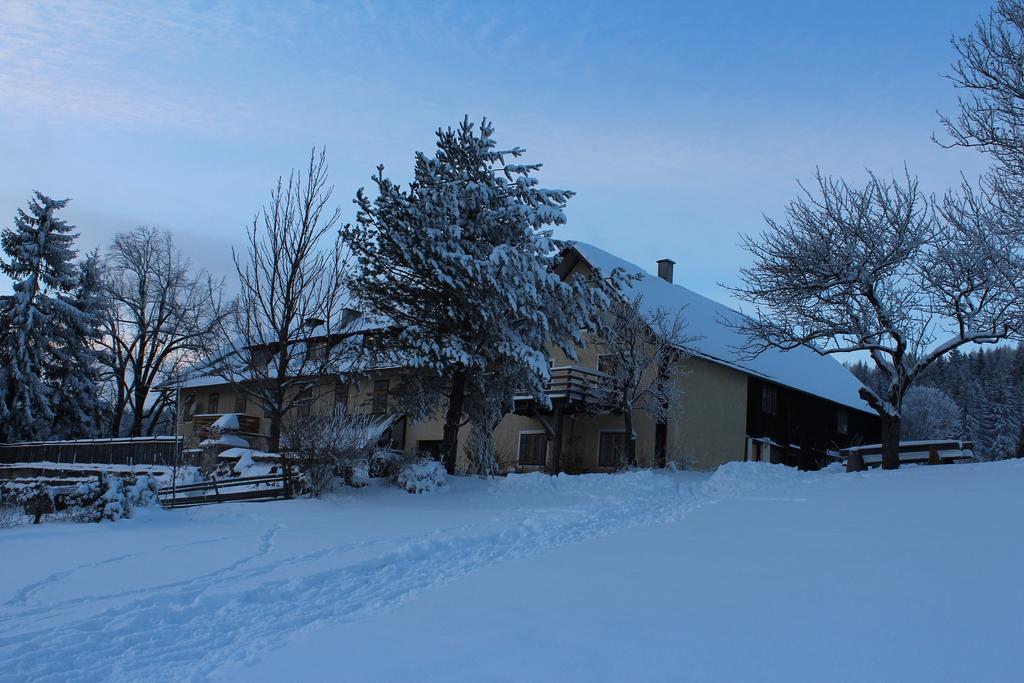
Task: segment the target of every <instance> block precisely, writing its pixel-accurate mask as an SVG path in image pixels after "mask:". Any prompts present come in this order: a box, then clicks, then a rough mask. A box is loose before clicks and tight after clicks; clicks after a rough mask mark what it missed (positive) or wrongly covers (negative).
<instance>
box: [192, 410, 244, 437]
mask: <svg viewBox="0 0 1024 683" xmlns="http://www.w3.org/2000/svg"><path fill="white" fill-rule="evenodd" d="M228 414H229V413H203V414H199V415H193V416H192V429H193V430H194V431H195V432H197V433H198V432H204V433H209V431H210V428H211V427H213V423H214V422H216V421H217V420H219V419H220V418H222V417H224V416H225V415H228ZM238 432H239V434H241V435H242V436H246V435H251V436H259V435H260V418H258V417H255V416H253V415H239V416H238Z"/></svg>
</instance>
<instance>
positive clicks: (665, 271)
mask: <svg viewBox="0 0 1024 683" xmlns="http://www.w3.org/2000/svg"><path fill="white" fill-rule="evenodd" d="M674 265H676V262H675V261H673V260H672V259H670V258H663V259H659V260H658V277H660V278H661V279H662V280H664V281H665V282H672V267H673V266H674Z"/></svg>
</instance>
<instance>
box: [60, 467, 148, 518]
mask: <svg viewBox="0 0 1024 683" xmlns="http://www.w3.org/2000/svg"><path fill="white" fill-rule="evenodd" d="M158 490H159V486H158V484H157V482H156V480H155V479H154V478H152V477H149V476H145V475H143V476H140V477H138V478H137V479H136V480H135V481H134V482H133V483H131V484H129V483H127V482H126V481H125V480H124V479H122V478H121V477H117V476H112V475H107V474H100V475H99V476H98V477H97V478H96V480H95V481H90V482H88V483H85V484H82V485H80V486H79V487H78V488H77V489H75V490H74V491H72V492H71V493H69V494H67V496H66V497H65V499H64V504H65V505H66V506H67V516H68V517H69V518H71V519H73V520H75V521H79V522H99V521H101V520H104V519H107V520H110V521H112V522H116V521H117V520H119V519H121V518H122V517H131V516H132V514H133V513H134V511H135V509H136V508H138V507H142V506H145V505H152V504H155V503H156V502H157V492H158Z"/></svg>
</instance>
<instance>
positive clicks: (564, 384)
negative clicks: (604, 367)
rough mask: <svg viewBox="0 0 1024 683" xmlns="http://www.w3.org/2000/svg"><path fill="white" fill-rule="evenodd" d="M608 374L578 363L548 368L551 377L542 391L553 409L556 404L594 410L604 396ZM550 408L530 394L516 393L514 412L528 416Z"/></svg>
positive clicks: (576, 408)
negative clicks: (518, 394)
mask: <svg viewBox="0 0 1024 683" xmlns="http://www.w3.org/2000/svg"><path fill="white" fill-rule="evenodd" d="M607 383H608V375H606V374H604V373H603V372H598V371H597V370H591V369H590V368H584V367H580V366H578V365H565V366H559V367H554V368H551V379H550V380H549V381H548V383H547V384H546V385H545V386H544V393H545V394H546V395H547V397H548V399H550V401H551V404H552V409H553V408H555V407H556V406H558V407H561V408H568V409H570V410H576V411H589V410H595V409H596V408H597V406H598V404H599V403H600V399H601V397H602V396H603V395H604V393H605V391H606V388H607ZM538 410H540V411H547V410H550V409H548V408H546V407H544V406H542V405H540V404H539V402H538V401H537V400H536V399H535V398H534V397H533V396H516V397H515V412H516V413H518V414H520V415H529V414H532V413H534V412H536V411H538Z"/></svg>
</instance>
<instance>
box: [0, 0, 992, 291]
mask: <svg viewBox="0 0 1024 683" xmlns="http://www.w3.org/2000/svg"><path fill="white" fill-rule="evenodd" d="M988 4H989V3H987V2H975V1H973V0H956V1H949V2H943V1H938V0H936V1H932V2H897V1H896V0H890V1H888V2H874V1H860V2H844V3H839V2H778V3H765V2H732V3H728V2H711V3H699V4H697V3H686V2H672V3H653V2H652V3H643V2H640V3H623V2H614V3H600V2H587V3H582V2H581V3H557V2H552V3H548V2H536V3H534V2H516V3H500V4H499V3H487V2H472V3H469V2H467V3H458V2H411V3H404V2H380V3H377V2H364V3H348V4H342V3H315V2H304V3H287V2H281V3H258V2H245V3H238V4H221V3H211V2H188V3H171V2H166V3H156V4H152V5H150V4H147V3H143V2H108V3H88V2H84V1H83V2H74V3H68V4H50V3H47V2H38V1H36V2H24V3H23V2H22V1H21V0H6V1H5V2H4V9H3V12H4V17H3V20H2V21H0V225H4V226H7V225H10V224H11V220H12V218H13V216H14V213H15V210H16V209H17V207H19V206H22V205H23V204H24V202H25V200H26V199H27V198H28V196H29V194H30V192H31V190H33V189H39V190H41V191H43V192H45V193H47V194H50V195H52V196H57V197H71V198H72V205H71V207H69V209H68V210H67V212H66V215H67V217H68V218H69V219H70V220H72V221H73V222H75V223H76V224H77V225H78V226H79V228H80V230H81V233H82V246H83V247H85V248H90V247H92V246H96V245H101V244H103V243H104V242H105V241H106V240H107V239H108V238H109V237H110V235H112V234H113V233H114V232H117V231H119V230H125V229H129V228H131V227H133V226H136V225H142V224H146V225H155V226H159V227H162V228H167V229H170V230H172V231H174V232H175V233H176V235H177V236H178V240H179V243H180V245H181V246H182V247H183V248H184V249H185V251H186V252H187V253H188V254H189V255H190V256H191V257H192V258H193V260H194V261H195V262H196V263H197V264H200V265H203V266H205V267H208V268H209V269H211V270H214V271H216V272H221V273H225V274H230V273H231V271H230V268H231V266H230V247H231V245H232V244H239V243H240V242H241V240H242V237H243V234H244V228H245V225H246V224H247V222H248V221H250V220H251V217H252V214H253V213H254V212H255V211H256V210H257V209H258V208H259V206H260V204H261V203H262V201H263V200H264V198H265V196H266V194H267V192H268V191H269V189H270V187H271V185H272V184H273V182H274V180H275V179H276V177H277V176H278V175H280V174H282V173H287V172H288V170H289V169H290V168H292V167H294V166H298V165H301V164H302V163H303V162H304V160H305V159H306V158H307V156H308V154H309V149H310V148H311V147H312V146H314V145H326V146H327V150H328V156H329V160H330V163H331V176H332V180H333V182H334V184H335V186H336V190H335V192H336V194H335V196H336V198H337V200H338V202H339V204H340V205H341V207H342V210H343V212H344V214H345V216H346V219H349V220H350V219H351V218H352V217H353V216H354V207H353V206H352V204H351V198H352V197H353V196H354V194H355V190H356V188H358V187H359V186H361V185H367V184H369V176H370V174H371V173H372V172H373V170H374V168H375V166H376V165H377V164H378V163H384V164H385V166H386V172H387V173H389V174H390V175H391V176H392V177H393V178H395V179H399V180H406V179H407V178H408V175H409V173H410V170H411V167H412V154H413V152H414V151H415V150H418V149H429V148H432V145H433V132H434V130H435V129H436V128H437V127H438V126H441V125H445V126H447V125H451V124H454V123H456V122H457V121H459V120H461V118H462V116H463V115H464V114H469V116H470V117H471V118H473V119H479V118H480V117H481V116H487V117H489V118H490V119H492V120H493V121H494V123H495V125H496V129H497V138H498V141H499V143H501V144H502V145H507V146H512V145H518V146H521V147H525V148H526V149H527V152H528V156H527V159H528V160H530V161H540V162H543V163H544V165H545V167H544V170H543V171H542V172H541V179H542V184H544V185H546V186H549V187H563V188H568V189H572V190H575V191H576V192H577V193H578V195H577V197H576V198H574V199H573V200H572V201H571V203H570V205H569V209H568V216H569V223H568V225H566V226H565V227H563V228H562V229H560V230H559V233H558V234H559V235H560V236H562V237H565V238H571V239H579V240H584V241H589V242H593V243H595V244H597V245H599V246H601V247H602V248H605V249H607V250H610V251H613V252H615V253H617V254H619V255H621V256H623V257H624V258H627V259H629V260H633V261H636V262H638V263H640V264H641V265H643V266H645V267H648V268H649V269H653V268H654V261H655V260H656V259H658V258H662V257H670V258H673V259H675V260H676V261H677V262H678V265H677V266H676V281H677V282H679V283H681V284H685V285H687V286H689V287H691V288H693V289H695V290H697V291H699V292H701V293H704V294H707V295H709V296H712V297H713V298H716V299H719V300H723V301H725V300H728V295H727V293H726V292H724V291H723V290H721V289H720V288H719V287H718V284H717V283H720V282H724V283H729V284H734V283H736V277H737V270H738V268H739V267H740V266H741V265H743V264H744V263H745V262H746V260H747V259H746V255H745V254H744V252H743V251H742V250H741V249H740V248H739V246H738V242H739V240H738V234H739V233H741V232H756V231H759V230H761V228H762V226H763V219H762V214H765V213H767V214H769V215H776V216H777V215H780V214H781V212H782V209H783V207H784V205H785V204H786V202H787V201H789V200H790V199H791V198H792V197H794V196H795V194H796V192H797V187H796V181H797V180H798V179H799V180H807V179H809V178H810V177H811V176H812V175H813V172H814V168H815V166H820V167H821V168H822V169H823V170H825V171H827V172H830V173H835V174H840V175H846V176H848V177H851V178H854V179H860V178H863V176H864V169H865V168H871V169H873V170H875V171H878V172H881V173H886V174H888V173H892V172H894V171H898V170H900V169H901V168H902V165H903V163H904V162H906V163H907V164H908V165H909V166H910V169H911V171H912V172H915V173H917V174H918V175H919V176H920V178H921V182H922V187H923V188H924V189H926V190H928V191H930V192H942V191H943V190H944V189H945V188H947V187H948V186H950V185H953V184H956V182H957V179H958V176H959V174H960V173H961V171H963V172H965V173H967V174H968V176H976V175H977V174H978V173H979V172H981V171H982V170H983V168H984V165H985V159H984V158H983V157H982V156H981V155H980V154H978V153H976V152H972V151H964V150H944V149H941V148H940V147H938V146H937V145H935V144H934V143H932V142H931V141H930V139H929V138H930V135H931V134H932V133H933V132H940V131H939V124H938V116H937V114H936V111H937V110H941V111H946V112H949V111H952V110H953V108H954V106H955V98H956V93H955V91H954V89H953V88H952V85H951V84H950V83H949V82H948V81H947V80H945V79H944V78H943V77H942V75H943V74H944V73H948V70H949V64H950V62H951V60H952V54H953V53H952V49H951V48H950V45H949V39H950V36H951V35H952V34H953V33H964V32H967V31H969V30H970V28H971V26H972V25H973V22H974V21H975V20H976V18H977V17H978V16H979V15H980V14H981V13H982V12H984V11H986V10H987V7H988ZM0 286H2V287H3V288H4V289H6V288H7V286H8V285H6V283H5V284H4V285H0Z"/></svg>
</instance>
